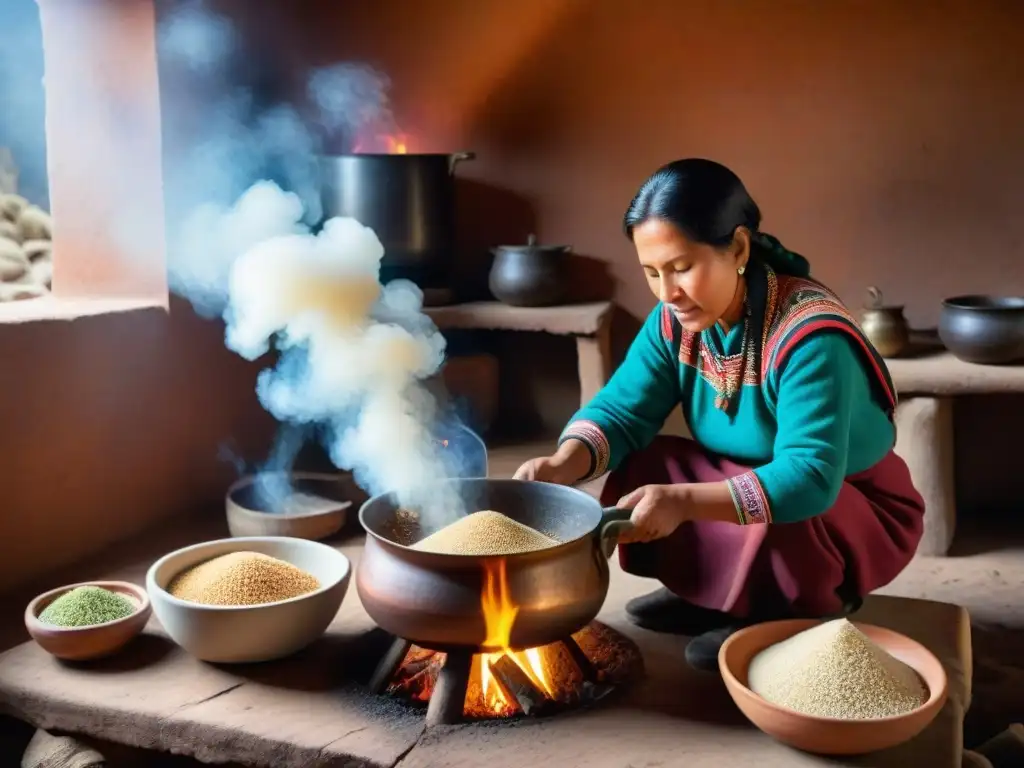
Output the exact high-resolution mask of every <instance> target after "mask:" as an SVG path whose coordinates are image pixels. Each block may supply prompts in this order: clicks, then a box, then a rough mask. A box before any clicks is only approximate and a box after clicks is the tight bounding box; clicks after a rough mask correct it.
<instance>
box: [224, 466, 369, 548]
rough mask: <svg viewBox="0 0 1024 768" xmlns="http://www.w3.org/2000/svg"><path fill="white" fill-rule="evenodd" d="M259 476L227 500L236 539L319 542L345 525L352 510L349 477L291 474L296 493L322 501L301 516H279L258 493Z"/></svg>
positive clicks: (246, 481)
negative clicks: (283, 539) (284, 539)
mask: <svg viewBox="0 0 1024 768" xmlns="http://www.w3.org/2000/svg"><path fill="white" fill-rule="evenodd" d="M257 477H258V476H257V475H247V476H246V477H243V478H242V479H241V480H239V481H238V482H236V483H234V484H233V485H232V486H231V487H230V488H228V492H227V496H226V498H225V500H224V504H225V511H226V512H227V521H228V530H229V531H231V535H232V536H235V537H245V536H291V537H292V538H296V539H309V540H311V541H319V540H321V539H326V538H327V537H329V536H332V535H334V534H335V533H337V532H338V531H340V530H341V528H342V527H343V526H344V525H345V521H346V519H347V515H348V510H349V507H351V506H352V503H353V501H352V498H351V495H352V493H353V485H354V483H352V482H351V480H350V479H349V477H348V476H347V475H342V474H327V473H320V472H290V473H287V479H288V482H289V483H290V485H291V486H292V490H293V492H295V493H302V494H306V495H308V496H310V497H316V498H317V499H319V500H322V502H323V503H322V504H316V505H313V508H311V509H304V510H303V511H301V512H292V513H286V512H275V511H270V510H268V509H266V507H265V506H263V504H261V502H260V499H259V495H258V494H257V492H256V480H257Z"/></svg>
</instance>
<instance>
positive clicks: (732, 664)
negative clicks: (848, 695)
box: [718, 619, 948, 755]
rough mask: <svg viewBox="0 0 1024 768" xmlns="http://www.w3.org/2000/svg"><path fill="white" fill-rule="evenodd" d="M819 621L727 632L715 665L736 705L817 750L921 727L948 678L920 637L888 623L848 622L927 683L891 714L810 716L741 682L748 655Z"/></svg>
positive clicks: (878, 744)
mask: <svg viewBox="0 0 1024 768" xmlns="http://www.w3.org/2000/svg"><path fill="white" fill-rule="evenodd" d="M820 623H821V622H820V621H817V620H814V619H796V620H791V621H771V622H766V623H764V624H755V625H754V626H752V627H747V628H745V629H742V630H740V631H739V632H737V633H736V634H734V635H732V636H731V637H730V638H729V639H728V640H726V641H725V643H724V644H723V645H722V649H721V651H719V653H718V668H719V669H720V670H721V672H722V678H723V679H724V680H725V686H726V688H727V689H728V690H729V695H730V696H732V699H733V701H735V702H736V706H738V707H739V708H740V711H741V712H743V714H744V715H746V716H747V718H748V719H749V720H750V721H751V722H752V723H753V724H754V725H756V726H757V727H758V728H760V729H761V730H762V731H764V732H765V733H767V734H768V735H769V736H772V737H774V738H776V739H778V740H779V741H781V742H783V743H784V744H788V745H789V746H791V747H795V748H796V749H800V750H803V751H805V752H813V753H816V754H821V755H863V754H867V753H868V752H877V751H879V750H882V749H888V748H890V747H895V746H897V745H898V744H902V743H904V742H905V741H909V740H910V739H912V738H914V737H915V736H917V735H918V734H919V733H920V732H921V731H923V730H924V729H925V728H927V727H928V726H929V725H930V724H931V722H932V720H934V719H935V717H936V715H938V714H939V710H940V709H942V706H943V704H945V703H946V696H947V693H948V681H947V679H946V671H945V670H944V669H943V667H942V663H941V662H940V661H939V660H938V659H937V658H936V657H935V655H934V654H933V653H932V652H931V651H929V650H928V649H927V648H925V647H924V646H923V645H921V644H920V643H918V642H916V641H914V640H911V639H910V638H909V637H906V636H904V635H901V634H899V633H898V632H893V631H892V630H891V629H884V628H882V627H876V626H874V625H873V624H861V623H860V622H856V621H855V622H851V623H852V624H853V625H854V626H856V627H857V629H859V630H860V631H861V632H863V633H864V634H865V635H867V636H868V637H869V638H870V639H871V640H872V641H873V642H874V643H875V644H877V645H878V646H880V647H881V648H883V649H884V650H886V651H888V652H889V653H890V654H892V655H893V656H895V657H896V658H897V659H899V660H900V661H902V662H903V663H904V664H906V665H908V666H909V667H911V668H912V669H914V671H916V672H917V674H918V675H919V676H920V677H921V679H922V680H923V681H924V683H925V685H926V686H927V688H928V700H927V701H925V703H924V704H922V705H921V706H920V707H918V708H917V709H915V710H913V711H912V712H908V713H907V714H905V715H898V716H896V717H880V718H876V719H873V720H840V719H836V718H831V717H813V716H811V715H805V714H801V713H800V712H795V711H793V710H791V709H788V708H787V707H781V706H779V705H777V704H772V703H771V702H769V701H766V700H764V699H762V698H761V697H760V696H758V695H757V694H756V693H754V692H753V691H751V690H750V689H749V688H748V687H747V670H748V669H749V667H750V662H751V659H753V658H754V656H756V655H757V654H758V653H760V652H761V651H763V650H764V649H765V648H767V647H768V646H770V645H775V644H776V643H779V642H782V641H783V640H787V639H788V638H790V637H792V636H793V635H795V634H797V633H798V632H803V631H804V630H805V629H810V628H811V627H813V626H816V625H817V624H820Z"/></svg>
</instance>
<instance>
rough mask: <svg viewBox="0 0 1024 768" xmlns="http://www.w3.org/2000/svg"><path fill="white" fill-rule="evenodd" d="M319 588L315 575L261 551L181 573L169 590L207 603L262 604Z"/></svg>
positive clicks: (224, 557)
mask: <svg viewBox="0 0 1024 768" xmlns="http://www.w3.org/2000/svg"><path fill="white" fill-rule="evenodd" d="M319 588H320V582H319V581H317V579H316V578H315V577H314V576H312V575H310V574H308V573H306V572H305V571H303V570H302V569H301V568H296V567H295V566H294V565H292V564H291V563H286V562H285V561H284V560H278V559H277V558H276V557H270V556H269V555H263V554H260V553H259V552H231V553H229V554H227V555H221V556H220V557H215V558H213V559H212V560H207V561H206V562H203V563H200V564H199V565H196V566H193V567H192V568H189V569H187V570H185V571H183V572H182V573H179V574H178V575H177V576H175V577H174V579H172V580H171V583H170V585H169V586H168V587H167V591H168V592H170V593H171V594H172V595H174V596H175V597H177V598H178V599H180V600H188V601H189V602H191V603H203V604H204V605H262V604H263V603H274V602H277V601H278V600H288V599H290V598H292V597H298V596H299V595H305V594H308V593H309V592H313V591H314V590H317V589H319Z"/></svg>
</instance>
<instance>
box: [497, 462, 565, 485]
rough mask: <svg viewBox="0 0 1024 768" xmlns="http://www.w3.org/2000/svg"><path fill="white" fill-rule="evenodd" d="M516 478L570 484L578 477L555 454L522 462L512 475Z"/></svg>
mask: <svg viewBox="0 0 1024 768" xmlns="http://www.w3.org/2000/svg"><path fill="white" fill-rule="evenodd" d="M512 477H513V478H514V479H516V480H536V481H538V482H541V483H556V484H558V485H572V484H573V483H575V482H576V481H577V480H579V479H580V477H579V476H578V475H577V474H576V472H574V471H573V470H572V469H571V468H567V467H566V465H565V464H564V463H562V462H560V461H559V460H558V458H557V457H556V456H540V457H538V458H536V459H530V460H529V461H527V462H526V463H524V464H523V465H522V466H521V467H519V469H517V470H516V473H515V474H514V475H513V476H512Z"/></svg>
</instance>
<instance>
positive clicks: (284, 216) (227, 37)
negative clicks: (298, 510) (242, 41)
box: [160, 3, 463, 526]
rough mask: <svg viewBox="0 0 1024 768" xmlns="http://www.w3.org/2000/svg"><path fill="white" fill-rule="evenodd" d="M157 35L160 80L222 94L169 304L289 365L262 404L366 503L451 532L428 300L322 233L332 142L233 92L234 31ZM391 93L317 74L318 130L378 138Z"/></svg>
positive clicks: (193, 188) (338, 230) (353, 70)
mask: <svg viewBox="0 0 1024 768" xmlns="http://www.w3.org/2000/svg"><path fill="white" fill-rule="evenodd" d="M161 30H162V35H161V43H162V46H161V49H160V55H161V65H162V68H167V67H173V66H177V68H178V71H179V72H191V73H193V74H195V76H196V77H201V79H202V81H203V83H204V84H205V87H207V88H209V87H210V85H209V84H210V83H211V82H217V81H218V80H219V81H221V82H222V83H223V87H222V88H221V89H220V91H219V93H218V98H217V107H216V108H215V109H213V110H210V111H209V117H208V119H207V120H205V121H204V126H203V130H202V139H201V140H200V141H199V142H198V143H195V142H193V143H192V145H191V149H190V151H189V152H187V153H184V154H183V156H182V157H176V158H175V159H174V161H173V164H174V166H175V168H176V179H177V182H176V184H175V185H174V189H172V190H170V191H169V193H168V199H169V208H170V210H169V214H168V218H169V220H170V221H171V222H172V225H171V232H172V237H171V243H170V265H169V266H170V275H171V284H172V287H173V290H175V292H176V293H178V294H180V295H182V296H184V297H186V298H187V299H189V300H190V301H191V302H192V304H193V305H194V306H195V307H196V309H197V311H199V312H200V313H202V314H204V315H206V316H211V317H213V316H217V315H220V316H222V317H223V318H224V321H225V323H226V325H227V330H226V344H227V346H228V347H229V348H230V349H232V350H233V351H235V352H236V353H238V354H239V355H240V356H242V357H244V358H246V359H249V360H256V359H258V358H260V357H261V356H263V355H264V354H265V353H267V352H268V351H270V350H272V349H275V350H277V352H278V353H279V357H278V360H277V363H276V365H274V366H273V367H270V368H267V369H265V370H263V371H262V372H261V374H260V375H259V378H258V382H257V393H258V395H259V399H260V402H261V403H262V404H263V406H264V407H265V408H266V409H267V410H268V411H269V412H270V413H271V414H273V416H274V417H275V418H276V419H277V420H278V421H280V422H281V423H282V425H283V427H286V428H306V427H309V426H315V427H316V431H317V432H318V433H319V436H320V438H321V440H322V441H323V443H324V445H325V446H326V448H327V450H328V452H329V454H330V457H331V459H332V461H333V462H334V463H335V464H336V465H337V466H338V467H341V468H344V469H350V470H352V471H353V472H354V474H355V477H356V479H357V481H358V482H359V483H360V485H361V486H362V487H363V488H364V489H366V490H367V491H368V492H370V493H380V492H385V491H392V492H394V493H395V494H396V495H397V497H398V500H399V502H400V503H402V504H403V505H406V506H409V507H412V508H416V509H419V510H420V512H421V514H422V515H423V516H424V518H425V522H427V524H428V525H431V526H433V525H442V524H444V523H446V522H448V521H450V520H451V519H454V517H455V516H456V515H457V514H459V513H461V512H462V511H463V510H461V509H460V508H459V503H458V499H456V498H454V497H452V498H443V497H441V496H439V495H438V493H437V490H436V486H435V485H434V482H435V481H436V480H437V479H438V478H440V477H443V476H445V475H446V474H449V473H450V471H451V470H452V465H451V463H450V461H449V460H448V459H447V458H446V456H445V455H444V454H443V450H444V449H442V448H441V447H440V445H439V443H438V440H437V430H438V426H439V418H440V417H441V416H442V414H441V413H440V411H439V404H438V403H437V402H436V401H435V399H434V397H433V395H432V394H430V393H429V392H428V390H427V388H426V387H425V385H424V380H426V379H428V378H429V377H431V376H433V375H434V374H436V373H437V372H438V370H439V369H440V367H441V365H442V363H443V361H444V349H445V342H444V338H443V336H441V334H440V333H439V332H438V330H437V328H436V327H435V326H434V324H433V323H432V322H431V321H430V319H429V318H428V317H427V316H426V315H424V314H423V312H422V299H423V297H422V292H421V291H420V290H419V289H418V288H417V287H416V286H415V285H413V284H412V283H409V282H406V281H394V282H391V283H389V284H388V285H386V286H383V285H381V284H380V264H381V259H382V257H383V256H384V248H383V246H382V245H381V242H380V240H379V238H378V237H377V235H376V234H375V233H374V232H373V231H372V230H370V229H369V228H367V227H365V226H363V225H362V224H360V223H359V222H358V221H355V220H353V219H345V218H335V219H330V220H328V221H326V222H325V223H324V224H323V226H322V228H320V230H319V231H318V232H314V226H315V225H316V223H317V222H318V220H319V219H320V218H321V214H320V208H319V194H318V187H317V183H316V182H317V180H316V174H315V168H311V165H310V161H311V159H315V156H316V153H317V152H318V151H319V149H320V143H321V142H320V137H319V136H316V135H314V134H313V133H312V132H311V131H310V130H308V129H307V128H306V125H305V123H304V121H303V119H300V115H299V113H298V111H297V110H295V109H292V108H291V107H289V106H287V105H281V104H274V105H272V106H269V107H261V106H260V105H259V104H258V100H257V99H256V98H255V97H254V95H253V94H252V93H251V92H249V91H247V90H246V89H244V88H238V87H237V86H234V85H231V82H232V78H231V76H230V66H231V58H232V51H233V49H232V45H233V44H234V43H235V42H236V41H237V40H238V36H237V35H236V34H234V32H233V29H232V27H231V25H230V24H229V23H227V21H226V20H225V19H224V18H223V17H219V16H216V15H213V14H211V13H210V12H208V11H207V10H205V9H204V7H203V6H202V5H201V4H200V3H189V4H187V5H184V6H182V7H181V8H180V9H179V10H178V11H177V12H175V13H172V14H170V16H168V17H167V18H165V19H162V21H161ZM386 87H387V79H386V78H385V77H383V76H382V75H380V74H379V73H376V72H375V71H374V70H372V69H370V68H368V67H365V66H361V65H353V64H343V65H339V66H337V67H332V68H330V69H328V70H322V71H320V72H318V73H314V74H313V76H312V77H311V79H310V83H309V88H308V91H309V95H310V96H311V97H312V101H313V102H314V106H315V107H316V108H317V109H318V110H319V112H318V115H317V117H316V122H318V123H319V124H320V126H321V127H323V126H327V127H329V128H339V129H343V130H345V131H347V132H349V133H351V132H352V131H354V130H355V129H356V128H357V127H358V125H359V124H360V123H363V122H368V124H369V123H372V124H373V125H374V126H377V125H380V124H381V120H382V119H383V118H382V116H386V115H387V114H389V110H388V109H387V99H386ZM164 109H165V111H166V110H167V104H166V101H165V105H164ZM193 127H194V126H193ZM171 130H172V131H173V126H172V128H171ZM268 171H273V172H272V173H270V172H268ZM445 417H446V418H447V415H446V414H445ZM448 423H449V425H450V422H448ZM289 434H291V435H292V436H294V434H295V433H294V432H292V433H289ZM299 442H301V441H297V440H295V439H293V437H289V438H288V439H285V440H281V441H279V445H278V446H277V450H275V452H274V454H272V457H271V463H270V464H269V465H268V466H266V469H268V470H280V469H288V468H289V467H290V462H291V461H293V460H294V457H295V453H296V452H297V449H298V448H297V444H298V443H299ZM271 489H272V484H266V485H265V486H264V490H265V491H269V490H271ZM276 491H277V492H278V493H279V492H281V489H280V488H276ZM272 501H273V500H271V502H272ZM272 505H273V504H272Z"/></svg>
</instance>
